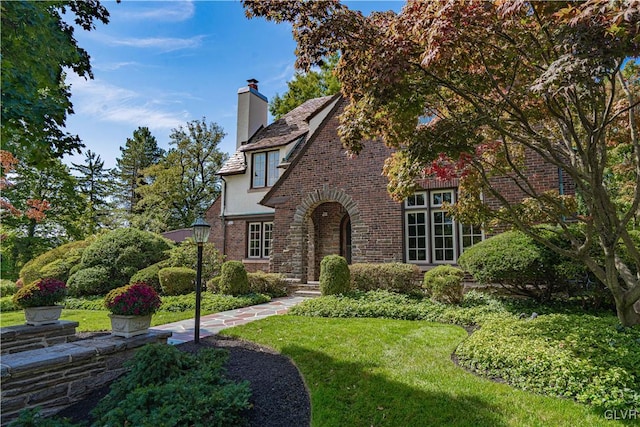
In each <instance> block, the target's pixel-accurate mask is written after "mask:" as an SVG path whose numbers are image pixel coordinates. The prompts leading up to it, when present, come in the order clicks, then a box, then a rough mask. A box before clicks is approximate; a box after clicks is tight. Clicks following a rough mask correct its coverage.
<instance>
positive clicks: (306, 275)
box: [282, 186, 369, 282]
mask: <svg viewBox="0 0 640 427" xmlns="http://www.w3.org/2000/svg"><path fill="white" fill-rule="evenodd" d="M368 231H369V230H368V227H367V226H366V225H365V224H364V222H363V221H362V219H361V218H360V211H359V210H358V205H357V203H356V202H355V201H354V200H353V199H352V198H351V196H349V195H348V194H347V193H345V192H344V191H342V190H340V189H337V188H331V187H328V186H323V188H322V189H318V190H314V191H312V192H311V193H308V194H307V195H306V196H305V197H304V198H303V200H302V201H301V202H300V204H299V205H298V206H297V207H296V210H295V212H294V215H293V221H292V223H291V225H290V227H289V233H288V237H287V246H286V248H285V250H284V252H283V253H285V254H286V255H287V261H288V262H287V264H286V265H284V264H283V266H284V267H285V269H286V270H282V271H286V274H289V275H290V276H292V277H296V278H299V279H301V280H302V281H303V282H306V281H308V280H318V278H319V277H320V261H322V258H323V257H324V256H326V255H330V254H338V255H342V256H344V257H345V258H347V260H348V261H349V262H354V263H355V262H363V257H362V248H363V247H364V244H365V243H366V242H367V241H368Z"/></svg>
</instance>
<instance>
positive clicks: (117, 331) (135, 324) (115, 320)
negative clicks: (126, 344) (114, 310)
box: [109, 314, 151, 338]
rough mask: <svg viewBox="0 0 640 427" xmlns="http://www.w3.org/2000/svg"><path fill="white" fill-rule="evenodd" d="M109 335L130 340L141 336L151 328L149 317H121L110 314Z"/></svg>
mask: <svg viewBox="0 0 640 427" xmlns="http://www.w3.org/2000/svg"><path fill="white" fill-rule="evenodd" d="M109 317H110V318H111V335H113V336H116V337H124V338H131V337H135V336H136V335H143V334H146V333H147V332H149V326H151V315H150V314H148V315H146V316H123V315H119V314H110V315H109Z"/></svg>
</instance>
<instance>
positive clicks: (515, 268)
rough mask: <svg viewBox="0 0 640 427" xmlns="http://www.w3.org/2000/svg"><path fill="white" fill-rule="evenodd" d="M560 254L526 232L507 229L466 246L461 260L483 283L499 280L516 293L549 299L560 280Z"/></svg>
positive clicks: (496, 282) (460, 262)
mask: <svg viewBox="0 0 640 427" xmlns="http://www.w3.org/2000/svg"><path fill="white" fill-rule="evenodd" d="M557 258H558V257H557V256H556V255H555V254H554V253H553V252H552V251H551V250H550V249H547V248H546V247H543V246H541V245H538V244H537V243H536V242H535V241H534V240H533V239H532V238H531V237H529V236H527V235H525V234H524V233H522V232H519V231H507V232H505V233H502V234H498V235H496V236H493V237H490V238H489V239H487V240H485V241H483V242H480V243H478V244H476V245H474V246H472V247H471V248H469V249H467V250H465V251H464V253H463V254H462V255H460V257H459V258H458V264H460V266H461V267H462V268H463V269H464V270H466V271H468V272H469V273H471V275H473V277H474V279H475V280H477V281H478V282H480V283H481V284H499V285H501V286H503V287H504V288H505V289H507V290H508V291H509V292H512V293H515V294H519V295H525V296H529V297H533V298H536V299H539V300H548V299H549V298H550V297H551V294H552V293H553V291H554V289H553V285H554V284H556V283H557V281H556V277H555V274H554V269H553V266H554V264H556V261H555V260H557Z"/></svg>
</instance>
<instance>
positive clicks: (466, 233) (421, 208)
mask: <svg viewBox="0 0 640 427" xmlns="http://www.w3.org/2000/svg"><path fill="white" fill-rule="evenodd" d="M454 202H455V191H454V190H432V191H421V192H417V193H415V194H414V195H412V196H410V197H408V198H407V199H406V200H405V241H406V256H407V261H409V262H425V263H433V264H438V263H453V262H456V260H457V259H458V255H459V254H460V253H462V251H464V249H466V248H469V247H471V246H472V245H474V244H476V243H478V242H480V241H482V239H483V238H484V234H483V233H482V229H481V228H480V227H479V226H468V225H464V224H457V223H456V222H455V221H454V220H453V218H452V217H450V216H449V215H448V214H447V212H446V210H445V209H444V208H445V205H446V204H450V203H454Z"/></svg>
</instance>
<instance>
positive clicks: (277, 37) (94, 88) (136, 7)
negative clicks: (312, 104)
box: [65, 0, 403, 168]
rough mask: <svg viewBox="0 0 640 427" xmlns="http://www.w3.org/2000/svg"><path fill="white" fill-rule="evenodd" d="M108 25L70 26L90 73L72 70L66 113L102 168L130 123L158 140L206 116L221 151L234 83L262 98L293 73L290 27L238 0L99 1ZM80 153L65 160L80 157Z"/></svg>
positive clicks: (111, 161)
mask: <svg viewBox="0 0 640 427" xmlns="http://www.w3.org/2000/svg"><path fill="white" fill-rule="evenodd" d="M103 4H104V5H105V6H106V7H107V9H108V10H109V12H110V14H111V18H110V23H109V24H108V25H102V24H99V25H98V26H97V28H96V29H95V30H93V31H91V32H86V31H82V30H76V33H75V35H76V39H77V40H78V44H79V45H80V46H81V47H83V48H84V49H86V50H87V52H88V53H89V55H90V56H91V63H92V67H93V73H94V79H93V80H85V79H84V78H80V77H78V76H76V75H74V74H72V73H70V74H69V75H68V76H67V83H69V84H71V93H72V102H73V105H74V111H75V114H73V115H71V116H69V118H68V119H67V130H68V131H69V132H71V133H74V134H78V135H79V136H80V138H81V139H82V141H83V142H84V144H85V145H86V148H85V150H86V149H90V150H92V151H94V152H96V153H98V154H99V155H100V156H101V157H102V159H103V160H104V163H105V167H107V168H112V167H114V166H115V162H116V158H117V157H119V156H120V150H119V147H121V146H124V145H125V143H126V139H127V138H129V137H131V136H132V134H133V131H134V130H135V129H137V128H138V126H147V127H149V128H150V130H151V133H152V134H153V135H154V136H155V137H156V138H157V140H158V144H159V146H160V147H162V148H165V149H166V148H168V147H169V144H168V142H169V135H170V133H171V129H173V128H177V127H178V126H180V125H185V124H186V123H187V122H189V121H191V120H195V119H201V118H202V117H206V119H207V122H216V123H218V124H219V125H220V126H222V128H223V129H224V130H225V132H226V134H227V136H226V137H225V139H224V140H223V142H222V143H221V145H220V148H221V150H222V151H225V152H228V153H230V152H233V151H234V150H235V133H236V130H235V127H236V121H235V118H236V109H237V90H238V88H240V87H242V86H246V80H247V79H249V78H255V79H257V80H259V82H260V83H259V90H260V92H261V93H262V94H264V95H265V96H267V97H268V98H269V99H271V98H272V97H273V96H274V95H275V94H276V93H280V94H282V93H283V92H284V91H285V90H286V88H287V85H286V83H287V81H289V80H290V79H291V78H292V77H293V74H294V71H295V70H294V68H293V64H294V62H295V55H294V50H295V43H294V41H293V39H292V36H291V26H290V25H288V24H275V23H272V22H267V21H265V20H264V19H261V18H259V19H251V20H249V19H247V18H246V17H245V15H244V10H243V8H242V5H241V4H240V2H239V1H136V0H124V1H122V2H121V3H119V4H118V3H116V2H115V1H114V2H111V1H103ZM346 4H347V5H348V6H349V7H350V8H352V9H359V10H362V11H363V12H364V13H365V14H368V13H370V12H371V11H372V10H389V9H393V10H396V11H399V10H400V8H401V7H402V5H403V3H402V2H399V1H396V2H393V1H392V2H389V1H386V2H379V1H378V2H376V1H351V2H347V3H346ZM83 159H84V155H76V156H72V157H68V158H66V159H65V162H66V163H69V162H74V163H81V162H83Z"/></svg>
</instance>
